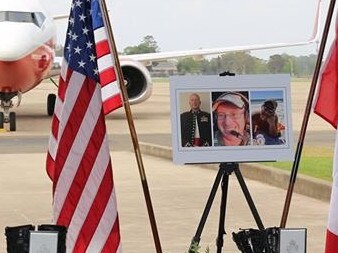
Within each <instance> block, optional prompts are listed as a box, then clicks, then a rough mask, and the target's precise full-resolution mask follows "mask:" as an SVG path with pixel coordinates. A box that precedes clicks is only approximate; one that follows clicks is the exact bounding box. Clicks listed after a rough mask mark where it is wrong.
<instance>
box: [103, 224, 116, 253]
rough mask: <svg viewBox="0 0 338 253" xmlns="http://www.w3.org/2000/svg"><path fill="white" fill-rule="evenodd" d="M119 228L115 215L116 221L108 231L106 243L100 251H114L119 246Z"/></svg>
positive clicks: (104, 252) (106, 252)
mask: <svg viewBox="0 0 338 253" xmlns="http://www.w3.org/2000/svg"><path fill="white" fill-rule="evenodd" d="M119 231H120V228H119V222H118V217H116V222H115V223H114V226H113V228H112V230H111V231H110V233H109V237H108V239H107V242H106V244H105V245H104V248H103V249H102V251H101V253H111V252H116V251H117V249H118V247H119V242H120V232H119Z"/></svg>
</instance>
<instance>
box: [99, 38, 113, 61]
mask: <svg viewBox="0 0 338 253" xmlns="http://www.w3.org/2000/svg"><path fill="white" fill-rule="evenodd" d="M107 54H110V49H109V44H108V41H107V40H102V41H100V42H97V43H96V55H97V58H101V57H102V56H104V55H107Z"/></svg>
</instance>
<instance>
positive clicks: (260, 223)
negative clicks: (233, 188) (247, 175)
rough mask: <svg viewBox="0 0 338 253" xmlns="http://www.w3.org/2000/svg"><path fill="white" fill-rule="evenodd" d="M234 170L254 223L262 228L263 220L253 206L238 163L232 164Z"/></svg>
mask: <svg viewBox="0 0 338 253" xmlns="http://www.w3.org/2000/svg"><path fill="white" fill-rule="evenodd" d="M234 171H235V174H236V177H237V180H238V182H239V184H240V186H241V188H242V191H243V193H244V196H245V198H246V201H247V203H248V205H249V207H250V210H251V213H252V215H253V217H254V219H255V221H256V224H257V227H258V228H259V230H264V225H263V222H262V220H261V218H260V216H259V214H258V211H257V208H256V206H255V203H254V202H253V200H252V198H251V195H250V192H249V189H248V187H247V186H246V183H245V181H244V178H243V175H242V173H241V171H240V170H239V165H238V163H237V164H236V165H235V166H234Z"/></svg>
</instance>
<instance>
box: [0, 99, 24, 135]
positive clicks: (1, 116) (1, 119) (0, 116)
mask: <svg viewBox="0 0 338 253" xmlns="http://www.w3.org/2000/svg"><path fill="white" fill-rule="evenodd" d="M15 96H18V99H19V101H18V104H19V103H20V100H21V94H19V93H18V92H15V93H1V92H0V107H1V108H2V109H3V110H4V112H0V128H4V124H5V123H9V130H10V131H11V132H14V131H16V114H15V112H9V110H10V109H11V108H12V107H13V106H14V104H13V101H12V98H13V97H15Z"/></svg>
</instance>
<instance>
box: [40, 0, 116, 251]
mask: <svg viewBox="0 0 338 253" xmlns="http://www.w3.org/2000/svg"><path fill="white" fill-rule="evenodd" d="M120 106H121V98H120V93H119V89H118V84H117V80H116V75H115V69H114V64H113V61H112V59H111V56H110V52H109V46H108V41H107V36H106V30H105V27H104V25H103V21H102V14H101V11H100V5H99V2H98V0H86V1H84V0H83V1H80V0H76V1H75V0H74V1H73V2H72V9H71V12H70V17H69V26H68V30H67V38H66V43H65V51H64V60H63V63H62V68H61V76H60V80H59V89H58V97H57V101H56V105H55V112H54V115H53V119H52V130H51V132H52V133H51V136H50V140H49V149H48V155H47V164H46V165H47V172H48V175H49V176H50V178H51V179H52V181H53V215H54V221H55V223H56V224H58V225H63V226H66V227H67V228H68V232H67V241H66V247H67V252H68V253H70V252H76V253H82V252H93V253H99V252H109V253H114V252H122V251H121V246H120V232H119V222H118V215H117V206H116V197H115V190H114V183H113V174H112V165H111V159H110V154H109V145H108V138H107V133H106V125H105V119H104V112H106V113H107V112H109V111H111V110H113V109H115V108H118V107H120Z"/></svg>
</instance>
